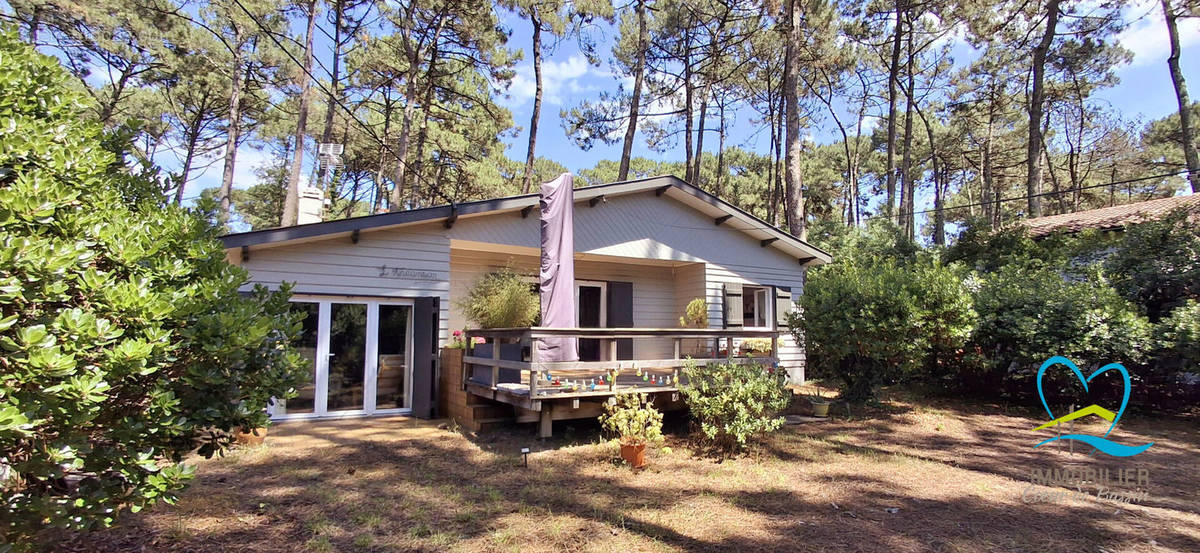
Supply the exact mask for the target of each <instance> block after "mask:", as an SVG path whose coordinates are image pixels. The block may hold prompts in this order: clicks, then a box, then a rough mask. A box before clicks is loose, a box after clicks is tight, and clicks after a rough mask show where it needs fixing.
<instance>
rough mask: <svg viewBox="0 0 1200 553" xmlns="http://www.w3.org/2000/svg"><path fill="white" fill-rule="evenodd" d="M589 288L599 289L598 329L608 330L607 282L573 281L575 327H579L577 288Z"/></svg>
mask: <svg viewBox="0 0 1200 553" xmlns="http://www.w3.org/2000/svg"><path fill="white" fill-rule="evenodd" d="M580 286H590V287H593V288H599V289H600V327H599V328H608V282H605V281H603V280H576V281H575V326H577V327H578V326H579V287H580Z"/></svg>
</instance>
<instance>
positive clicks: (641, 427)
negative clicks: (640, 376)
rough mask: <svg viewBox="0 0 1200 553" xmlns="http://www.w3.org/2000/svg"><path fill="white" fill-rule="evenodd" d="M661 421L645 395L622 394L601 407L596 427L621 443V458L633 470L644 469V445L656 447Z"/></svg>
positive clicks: (660, 440) (659, 435)
mask: <svg viewBox="0 0 1200 553" xmlns="http://www.w3.org/2000/svg"><path fill="white" fill-rule="evenodd" d="M662 424H663V417H662V413H660V412H659V411H658V409H655V408H654V405H653V404H652V402H651V400H650V396H648V395H646V394H636V393H622V394H617V395H616V396H613V398H612V399H610V400H609V402H608V403H606V404H605V405H604V414H603V415H600V425H601V427H603V428H604V430H605V431H608V432H610V433H612V434H615V435H616V436H617V438H618V440H619V441H620V443H621V458H622V459H624V460H625V461H626V462H628V463H629V464H630V465H631V466H633V468H642V467H644V466H646V445H647V444H660V443H662V441H663V435H662Z"/></svg>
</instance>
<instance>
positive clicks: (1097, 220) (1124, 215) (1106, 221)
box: [1018, 194, 1200, 238]
mask: <svg viewBox="0 0 1200 553" xmlns="http://www.w3.org/2000/svg"><path fill="white" fill-rule="evenodd" d="M1180 209H1186V210H1191V211H1192V212H1193V213H1197V214H1200V194H1188V195H1184V196H1171V197H1169V198H1158V199H1155V200H1146V201H1144V202H1133V203H1128V204H1121V205H1114V206H1110V207H1101V208H1097V209H1089V210H1086V211H1076V212H1074V213H1063V214H1060V215H1048V216H1046V217H1037V218H1034V219H1023V220H1021V221H1020V222H1019V223H1018V224H1020V225H1022V226H1024V227H1026V228H1028V229H1029V234H1030V236H1033V237H1034V238H1041V237H1044V236H1048V235H1050V234H1054V233H1058V232H1061V233H1067V234H1075V233H1078V232H1081V231H1084V230H1098V231H1101V232H1122V231H1124V230H1125V227H1127V226H1129V225H1135V224H1137V223H1141V222H1145V221H1154V220H1158V219H1161V218H1163V217H1164V216H1166V215H1167V214H1168V213H1171V212H1174V211H1176V210H1180Z"/></svg>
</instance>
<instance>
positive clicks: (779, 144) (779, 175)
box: [771, 90, 787, 227]
mask: <svg viewBox="0 0 1200 553" xmlns="http://www.w3.org/2000/svg"><path fill="white" fill-rule="evenodd" d="M786 103H787V101H786V99H785V98H784V94H783V92H782V90H781V91H780V94H779V109H776V110H775V121H774V122H773V123H772V124H773V125H775V159H774V163H775V182H774V183H773V185H772V186H771V205H774V206H775V208H774V209H775V215H774V216H773V217H772V218H771V226H775V227H778V226H779V225H780V219H781V217H780V212H781V211H782V210H781V209H780V207H781V206H780V204H782V203H783V140H784V130H783V127H784V125H783V113H784V112H785V111H787V108H786V106H785V104H786Z"/></svg>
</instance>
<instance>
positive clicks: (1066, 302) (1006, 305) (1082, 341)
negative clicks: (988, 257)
mask: <svg viewBox="0 0 1200 553" xmlns="http://www.w3.org/2000/svg"><path fill="white" fill-rule="evenodd" d="M975 309H976V311H977V313H978V315H979V323H978V326H977V327H976V330H975V333H974V335H973V337H972V342H973V344H974V345H975V347H976V349H977V351H978V352H979V354H980V355H981V356H982V360H981V361H982V363H981V364H982V374H980V375H979V378H976V379H971V380H970V382H964V384H975V385H977V386H979V388H980V390H981V391H984V392H991V393H996V392H999V391H1000V390H1001V389H1002V386H1003V385H1004V384H1006V382H1005V381H1006V380H1007V381H1008V382H1007V383H1008V384H1019V385H1021V386H1022V388H1021V389H1023V390H1026V391H1028V392H1032V391H1033V388H1032V387H1031V386H1032V385H1030V386H1025V384H1027V382H1024V381H1023V380H1022V377H1025V376H1028V375H1030V374H1033V373H1034V372H1035V371H1036V370H1037V368H1038V366H1040V364H1041V363H1042V362H1043V361H1045V360H1046V359H1047V358H1049V357H1052V356H1055V355H1062V356H1065V357H1067V358H1069V359H1071V360H1072V361H1074V362H1075V363H1076V364H1078V365H1079V366H1080V367H1081V368H1085V367H1087V366H1092V365H1094V366H1099V364H1105V363H1108V362H1113V361H1116V362H1121V363H1123V364H1127V365H1136V364H1138V363H1139V362H1141V361H1142V360H1143V359H1144V358H1145V352H1146V351H1147V348H1148V347H1149V345H1150V324H1149V322H1148V321H1147V320H1146V319H1145V317H1143V316H1141V315H1140V314H1139V313H1138V310H1137V308H1136V306H1134V305H1133V304H1131V303H1129V302H1128V301H1126V300H1125V299H1124V298H1122V297H1121V296H1120V295H1119V294H1117V292H1116V290H1114V289H1113V288H1112V286H1110V285H1108V283H1107V282H1105V281H1104V280H1103V278H1101V277H1100V276H1097V275H1093V276H1091V277H1089V278H1087V279H1083V280H1073V279H1067V278H1064V277H1063V275H1062V274H1060V273H1059V272H1058V271H1056V270H1054V269H1051V268H1047V267H1042V266H1034V265H1030V264H1024V265H1023V264H1018V263H1014V264H1012V265H1009V266H1006V267H1002V268H1000V269H999V270H998V271H996V272H994V273H991V274H989V275H987V276H986V278H984V280H983V283H982V285H981V286H980V289H979V292H978V293H977V294H976V299H975ZM1075 388H1079V386H1078V385H1077V384H1075V383H1070V382H1064V383H1063V393H1068V392H1071V391H1072V390H1074V389H1075Z"/></svg>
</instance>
